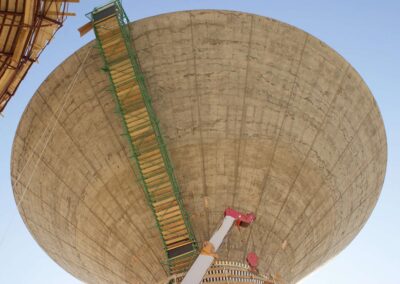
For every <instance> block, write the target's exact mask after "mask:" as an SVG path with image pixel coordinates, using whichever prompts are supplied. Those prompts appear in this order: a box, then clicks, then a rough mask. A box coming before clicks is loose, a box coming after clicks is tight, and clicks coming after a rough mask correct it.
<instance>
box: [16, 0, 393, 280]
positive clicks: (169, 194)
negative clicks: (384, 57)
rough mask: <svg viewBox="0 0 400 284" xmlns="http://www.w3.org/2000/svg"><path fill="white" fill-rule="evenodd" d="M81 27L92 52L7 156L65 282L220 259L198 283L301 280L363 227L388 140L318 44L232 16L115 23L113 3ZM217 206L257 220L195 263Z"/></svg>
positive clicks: (352, 76) (173, 271) (39, 237)
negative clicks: (89, 35)
mask: <svg viewBox="0 0 400 284" xmlns="http://www.w3.org/2000/svg"><path fill="white" fill-rule="evenodd" d="M90 19H91V22H90V24H89V25H88V26H86V27H85V28H84V29H83V30H84V31H83V32H86V31H87V30H88V29H89V28H92V27H93V28H94V31H95V33H96V41H93V42H90V43H89V44H87V45H86V46H84V47H82V48H81V49H80V50H78V51H77V52H76V53H74V54H73V55H71V56H70V57H69V58H68V59H66V60H65V61H64V62H63V63H62V64H61V65H60V66H59V67H58V68H57V69H56V70H54V72H53V73H52V74H50V75H49V77H48V78H47V79H46V80H45V82H44V83H43V84H42V85H41V87H40V88H39V89H38V90H37V92H36V93H35V95H34V96H33V98H32V100H31V102H30V103H29V105H28V107H27V108H26V110H25V113H24V115H23V117H22V119H21V122H20V125H19V128H18V131H17V134H16V137H15V141H14V149H13V157H12V177H13V179H14V180H17V179H18V180H19V182H18V183H16V184H15V186H14V193H15V198H16V201H17V202H18V203H19V202H20V199H21V197H22V195H23V193H24V196H23V200H22V202H20V203H19V210H20V213H21V215H22V218H23V219H24V221H25V223H26V225H27V227H28V228H29V230H30V232H31V233H32V235H33V236H34V238H35V239H36V241H37V242H38V243H39V244H40V245H41V246H42V247H43V249H44V250H45V251H46V252H47V253H48V254H49V256H50V257H52V258H53V259H54V260H55V261H56V262H57V263H58V264H59V265H61V266H62V267H63V268H64V269H65V270H67V271H68V272H70V273H71V274H73V275H74V276H76V277H77V278H79V279H81V280H83V281H85V282H88V283H159V282H160V283H162V282H164V283H167V282H168V281H177V282H179V281H181V279H182V278H183V276H184V275H185V273H186V271H187V270H188V269H189V268H190V267H191V265H192V263H193V261H194V260H195V259H196V257H197V255H198V254H199V253H200V255H210V254H213V253H217V254H218V255H219V261H217V262H214V264H213V266H212V267H211V268H209V270H208V272H207V273H206V276H205V277H204V280H203V281H204V282H207V283H236V282H240V283H274V281H275V282H279V283H283V282H286V283H295V282H296V281H298V280H300V279H301V278H303V277H305V276H306V275H307V274H308V273H310V272H311V271H313V270H314V269H316V268H317V267H318V266H320V265H321V264H323V263H324V262H326V261H327V260H328V259H330V258H332V257H333V256H335V255H336V254H337V253H339V252H340V251H341V250H342V249H343V248H345V247H346V246H347V245H348V244H349V242H350V241H351V240H352V239H353V238H354V237H355V236H356V235H357V233H358V232H359V231H360V230H361V228H362V226H363V225H364V224H365V222H366V221H367V219H368V217H369V215H370V213H371V211H372V210H373V208H374V206H375V204H376V201H377V199H378V197H379V194H380V191H381V188H382V183H383V179H384V176H385V169H386V158H387V151H386V136H385V129H384V125H383V122H382V118H381V115H380V113H379V109H378V107H377V105H376V102H375V100H374V98H373V96H372V94H371V93H370V91H369V89H368V87H367V86H366V84H365V83H364V81H363V80H362V78H361V77H360V76H359V74H358V73H357V72H356V71H355V70H354V69H353V68H352V67H351V65H350V64H349V63H348V62H346V61H345V60H344V59H343V58H342V57H341V56H340V55H338V54H337V53H336V52H335V51H333V50H332V49H331V48H330V47H328V46H327V45H326V44H324V43H323V42H321V41H320V40H318V39H316V38H315V37H313V36H311V35H309V34H307V33H306V32H304V31H301V30H299V29H297V28H295V27H293V26H290V25H287V24H284V23H282V22H279V21H276V20H272V19H269V18H265V17H261V16H257V15H252V14H246V13H241V12H232V11H214V10H207V11H186V12H177V13H170V14H163V15H159V16H155V17H150V18H146V19H143V20H139V21H137V22H133V23H129V24H128V25H125V24H126V22H127V19H126V16H125V15H124V13H123V10H122V8H121V6H120V4H119V2H113V3H111V4H109V5H106V6H105V7H101V8H99V9H95V10H94V11H93V12H92V13H91V14H90ZM76 74H79V76H76ZM69 89H70V90H71V91H69V92H67V91H66V90H69ZM65 94H68V96H66V95H65ZM61 102H63V103H65V105H64V106H63V108H62V110H63V111H62V112H59V110H60V109H61V107H60V106H61ZM55 120H57V122H56V124H55V125H56V126H55V127H54V131H53V132H52V133H51V134H50V130H49V129H48V128H47V125H48V123H49V122H55ZM48 135H51V139H50V140H49V142H48V143H47V144H46V145H42V144H41V143H40V141H41V139H42V137H46V136H48ZM32 155H33V156H32ZM30 156H32V157H33V159H31V160H28V158H29V157H30ZM35 159H36V160H37V159H39V160H38V161H39V162H38V166H37V170H36V174H35V175H33V176H32V177H31V176H30V174H29V171H24V170H23V169H24V167H25V164H26V162H27V161H28V164H27V168H29V167H30V166H33V163H34V162H36V160H35ZM21 173H22V174H21ZM27 184H29V188H28V190H26V188H25V186H26V185H27ZM229 207H230V208H234V209H235V210H238V211H239V212H245V213H248V212H252V213H253V214H254V215H255V217H256V220H255V221H254V222H253V223H252V224H251V225H250V226H249V227H248V228H240V229H236V228H233V229H232V230H231V231H230V234H229V235H228V236H227V237H226V238H225V240H224V242H223V243H222V244H221V246H220V247H219V250H218V251H217V252H214V251H212V245H211V251H210V250H209V251H208V254H207V251H206V250H205V249H203V250H201V244H202V243H203V242H205V241H208V240H209V239H210V238H211V237H212V235H213V232H214V231H215V230H216V229H217V228H218V225H219V224H220V223H221V220H222V218H223V213H224V211H225V210H226V208H229ZM228 215H229V214H228ZM236 219H237V218H236ZM160 236H161V237H160ZM208 248H210V247H208ZM249 252H254V253H255V255H256V256H257V258H258V259H257V262H258V263H257V265H256V267H251V266H252V265H251V261H250V262H249V264H246V256H247V255H248V253H249ZM247 260H249V259H247ZM251 268H255V269H251ZM216 275H217V276H216ZM175 276H176V280H175ZM243 281H244V282H243ZM257 281H258V282H257Z"/></svg>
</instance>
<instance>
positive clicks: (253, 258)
mask: <svg viewBox="0 0 400 284" xmlns="http://www.w3.org/2000/svg"><path fill="white" fill-rule="evenodd" d="M246 261H247V264H248V265H249V266H250V271H251V272H254V273H257V272H258V269H257V266H258V256H257V254H256V253H255V252H249V253H248V254H247V257H246Z"/></svg>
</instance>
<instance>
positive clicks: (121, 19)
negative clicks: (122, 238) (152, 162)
mask: <svg viewBox="0 0 400 284" xmlns="http://www.w3.org/2000/svg"><path fill="white" fill-rule="evenodd" d="M111 5H115V8H116V16H117V19H118V23H119V27H120V30H121V34H122V36H123V38H124V40H125V46H126V49H127V51H128V55H129V58H130V61H131V64H132V67H133V70H134V73H135V74H134V75H135V78H136V81H137V83H138V86H139V89H140V93H141V95H142V98H143V101H144V103H145V106H146V109H147V112H148V114H149V117H150V121H151V125H152V128H153V131H154V133H155V136H156V139H157V143H158V146H159V148H160V152H161V155H162V158H163V161H164V165H165V168H166V170H167V173H168V177H169V179H170V182H171V184H172V188H173V192H174V195H175V198H176V200H177V202H178V205H179V208H180V211H181V214H182V217H183V220H184V222H185V226H186V228H187V230H188V234H189V238H190V240H191V241H192V243H193V251H196V252H197V251H198V243H197V241H196V238H195V235H194V232H193V229H192V225H191V223H190V220H189V216H188V213H187V211H186V210H185V208H184V204H183V200H182V197H181V193H180V189H179V185H178V182H177V179H176V177H175V174H174V169H173V167H172V163H171V160H170V158H169V154H168V151H167V148H166V145H165V143H164V139H163V137H162V135H161V131H160V127H159V124H158V120H157V117H156V114H155V112H154V109H153V107H152V103H151V97H150V96H149V94H148V92H147V87H146V83H145V78H144V75H143V72H142V71H141V68H140V64H139V60H138V58H137V55H136V52H135V50H134V48H133V46H132V44H131V42H132V39H131V35H130V31H129V19H128V16H127V15H126V13H125V11H124V9H123V8H122V5H121V2H120V1H119V0H114V1H111V2H110V3H109V4H106V5H104V6H102V7H99V8H95V9H94V10H93V11H92V12H91V13H89V14H87V16H89V18H90V20H92V21H93V14H96V12H97V11H99V10H101V9H102V8H105V7H108V6H111ZM93 28H94V32H95V35H96V40H97V44H98V47H99V50H100V54H101V56H102V58H103V61H104V63H105V66H104V68H103V70H104V71H106V72H107V74H108V78H109V80H110V82H111V88H110V90H111V92H112V94H113V97H114V100H115V102H116V105H117V112H118V113H119V114H120V116H121V118H122V122H123V127H124V131H125V136H126V137H127V139H128V142H129V145H130V150H131V153H132V157H133V160H134V168H135V169H134V171H135V172H136V173H137V174H138V175H139V176H140V178H138V177H137V174H136V173H135V175H136V177H137V179H138V180H139V182H140V184H141V186H142V188H143V190H144V193H145V196H146V199H147V203H148V205H149V207H150V208H151V210H152V212H153V215H154V219H155V221H156V224H157V227H158V229H159V231H160V237H161V240H162V242H163V245H164V249H165V254H166V258H167V263H168V264H170V261H172V260H174V259H177V258H179V257H180V256H177V257H174V258H168V254H167V250H166V248H167V245H166V243H165V241H164V238H163V236H162V228H161V226H160V224H159V222H158V220H157V217H156V212H155V209H154V207H153V205H152V203H153V200H152V198H151V195H150V192H149V190H148V187H147V185H146V183H145V181H144V176H143V173H142V170H141V168H140V164H139V161H138V158H137V157H138V154H139V153H138V151H137V149H135V145H134V144H133V141H132V137H131V136H130V134H129V132H128V127H127V122H126V121H125V118H124V110H123V107H122V104H121V102H120V101H119V99H118V96H117V92H116V87H115V85H114V82H113V79H112V76H111V73H110V72H109V62H107V58H106V56H105V54H104V50H103V47H102V43H101V41H100V40H99V37H98V33H97V29H96V27H95V25H93ZM169 268H170V265H168V272H169V274H170V273H171V271H170V269H169Z"/></svg>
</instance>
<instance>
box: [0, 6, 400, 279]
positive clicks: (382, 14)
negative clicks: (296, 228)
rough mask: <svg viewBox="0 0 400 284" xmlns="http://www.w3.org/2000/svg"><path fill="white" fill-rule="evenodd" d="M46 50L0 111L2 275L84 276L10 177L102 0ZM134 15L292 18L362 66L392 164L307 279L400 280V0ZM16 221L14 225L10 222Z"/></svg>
mask: <svg viewBox="0 0 400 284" xmlns="http://www.w3.org/2000/svg"><path fill="white" fill-rule="evenodd" d="M1 1H2V0H1ZM81 2H82V3H80V4H73V5H71V9H70V10H71V11H74V12H76V13H77V16H76V17H70V18H68V20H67V22H66V23H65V27H64V28H63V29H61V30H60V31H59V32H58V33H57V35H56V38H55V40H53V42H52V43H51V44H50V46H49V47H48V48H47V49H46V50H45V51H44V53H43V54H42V56H41V57H40V59H39V64H35V65H34V66H33V67H32V68H31V70H30V72H29V74H28V75H27V76H26V78H25V80H24V81H23V82H22V84H21V86H20V88H19V90H18V92H17V95H16V97H15V98H14V99H13V100H12V101H11V102H10V103H9V105H8V107H7V109H6V111H5V113H4V115H5V117H3V118H0V283H5V284H8V283H10V284H14V283H21V284H22V283H23V284H25V283H28V284H30V283H33V284H36V283H37V284H62V283H68V284H70V283H71V284H74V283H80V282H79V281H78V280H75V279H74V278H73V277H72V276H71V275H69V274H68V273H67V272H65V271H64V270H63V269H62V268H60V267H59V266H58V265H57V264H56V263H55V262H53V261H52V260H51V259H50V258H49V257H48V256H47V255H46V253H45V252H44V251H43V250H42V249H41V248H40V247H39V245H38V244H37V243H36V242H35V240H34V239H33V237H32V236H31V235H30V234H29V232H28V231H27V229H26V228H25V225H24V224H23V222H22V220H21V218H20V216H19V213H18V211H17V209H16V205H15V202H14V198H13V195H12V189H11V181H10V155H11V146H12V142H13V139H14V134H15V131H16V128H17V125H18V122H19V120H20V117H21V115H22V112H23V110H24V108H25V107H26V105H27V104H28V102H29V100H30V98H31V97H32V95H33V93H34V92H35V90H36V89H37V88H38V87H39V85H40V84H41V82H42V81H43V80H44V79H45V78H46V77H47V75H48V74H49V73H50V72H51V71H52V70H53V69H54V68H55V67H56V66H57V65H58V64H60V63H61V62H62V61H63V60H64V59H65V58H67V57H68V56H69V55H71V54H72V53H73V52H74V51H76V50H77V49H78V48H79V47H81V46H82V45H84V44H85V43H87V42H88V41H89V40H91V39H93V38H94V36H93V35H92V34H91V33H90V34H88V35H87V36H86V37H84V38H80V37H79V35H78V32H77V28H78V27H80V26H81V25H83V24H84V23H85V22H86V18H85V17H84V14H85V13H87V12H90V11H91V10H92V8H93V7H94V6H99V5H102V4H104V3H106V1H104V0H90V1H85V0H81ZM123 4H124V7H125V9H126V11H127V13H128V16H129V18H130V19H131V21H133V20H137V19H141V18H144V17H148V16H153V15H157V14H160V13H166V12H172V11H178V10H190V9H227V10H238V11H244V12H250V13H255V14H258V15H263V16H268V17H272V18H275V19H277V20H280V21H283V22H286V23H289V24H292V25H294V26H296V27H298V28H300V29H303V30H305V31H307V32H309V33H310V34H312V35H314V36H316V37H318V38H319V39H321V40H322V41H324V42H326V43H327V44H328V45H329V46H331V47H332V48H333V49H335V50H336V51H337V52H339V53H340V54H341V55H342V56H344V58H345V59H346V60H348V61H349V62H350V63H351V64H352V65H353V66H354V67H355V69H356V70H357V71H358V72H359V73H360V74H361V76H362V77H363V78H364V80H365V82H366V83H367V84H368V86H369V87H370V89H371V91H372V93H373V94H374V95H375V98H376V100H377V102H378V105H379V107H380V110H381V112H382V116H383V119H384V122H385V126H386V133H387V139H388V149H389V151H388V153H389V157H388V167H387V173H386V179H385V184H384V187H383V191H382V194H381V197H380V199H379V202H378V204H377V207H376V208H375V210H374V212H373V214H372V216H371V218H370V219H369V221H368V222H367V224H366V226H365V227H364V228H363V230H362V231H361V232H360V234H359V235H358V236H357V237H356V238H355V240H354V241H353V242H352V243H351V244H350V245H349V246H348V247H347V248H346V249H345V250H344V251H343V252H342V253H340V254H339V255H338V256H337V257H335V258H334V259H333V260H331V261H329V262H328V263H327V264H325V265H324V266H323V267H321V268H319V269H317V270H316V271H315V272H314V273H313V274H311V275H310V276H309V277H307V278H306V279H304V280H303V281H302V283H303V284H314V283H315V284H325V283H329V284H330V283H332V284H333V283H335V284H337V283H341V284H350V283H351V284H355V283H363V284H375V283H385V284H398V283H400V276H399V274H398V273H399V269H400V191H399V190H398V187H399V185H400V172H399V170H400V163H399V154H400V143H399V142H400V114H399V113H400V71H399V68H400V16H399V13H400V0H379V1H377V0H335V1H332V0H230V1H229V0H185V1H184V0H146V1H133V0H129V1H128V0H125V1H123ZM10 224H11V225H10Z"/></svg>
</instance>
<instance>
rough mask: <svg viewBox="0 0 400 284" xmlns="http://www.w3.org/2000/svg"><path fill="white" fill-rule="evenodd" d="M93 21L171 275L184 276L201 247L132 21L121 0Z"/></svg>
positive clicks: (101, 10) (94, 13)
mask: <svg viewBox="0 0 400 284" xmlns="http://www.w3.org/2000/svg"><path fill="white" fill-rule="evenodd" d="M89 15H90V19H91V22H92V26H93V28H94V32H95V35H96V39H97V43H98V46H99V49H100V53H101V56H102V58H103V60H104V64H105V65H104V71H105V72H106V73H107V74H108V77H109V79H110V84H111V91H112V93H113V96H114V99H115V102H116V104H117V108H118V113H120V116H121V119H122V123H123V126H124V129H125V132H126V133H125V134H126V137H127V138H128V142H129V145H130V148H131V152H132V156H133V163H134V166H135V169H136V170H135V171H136V173H135V174H136V176H137V177H138V182H139V183H140V185H141V186H142V188H143V190H144V193H145V196H146V199H147V201H148V204H149V207H150V208H151V210H152V212H153V215H154V218H155V222H156V224H157V227H158V229H159V231H160V236H161V239H162V242H163V245H164V249H165V254H166V263H167V267H168V269H167V270H168V273H169V274H177V273H181V272H184V271H186V270H187V269H188V268H189V267H190V265H191V263H192V262H193V260H194V259H195V257H196V256H197V251H198V245H197V242H196V239H195V236H194V234H193V231H192V227H191V224H190V221H189V217H188V214H187V212H186V211H185V208H184V204H183V200H182V197H181V194H180V190H179V186H178V182H177V180H176V177H175V175H174V171H173V167H172V163H171V161H170V158H169V155H168V152H167V149H166V145H165V143H164V140H163V138H162V135H161V132H160V128H159V124H158V121H157V118H156V115H155V113H154V110H153V107H152V104H151V98H150V96H149V94H148V92H147V88H146V83H145V78H144V75H143V73H142V71H141V68H140V64H139V61H138V58H137V55H136V52H135V50H134V48H133V46H132V39H131V36H130V31H129V25H128V24H129V20H128V17H127V15H126V13H125V11H124V10H123V8H122V6H121V3H120V2H119V1H118V0H116V1H113V2H111V3H109V4H107V5H105V6H102V7H100V8H96V9H94V10H93V11H92V12H91V13H90V14H89Z"/></svg>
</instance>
